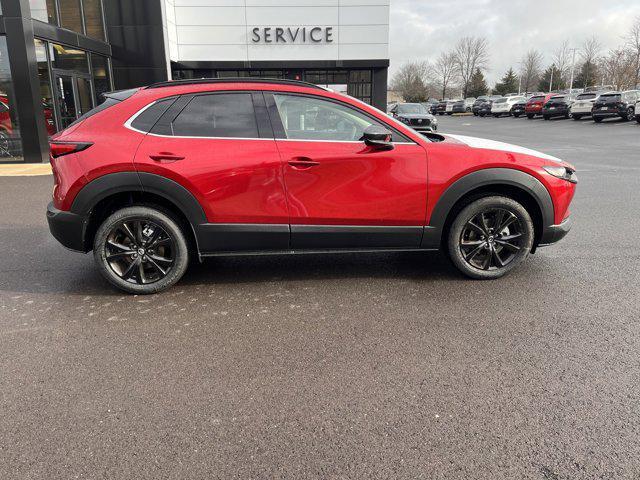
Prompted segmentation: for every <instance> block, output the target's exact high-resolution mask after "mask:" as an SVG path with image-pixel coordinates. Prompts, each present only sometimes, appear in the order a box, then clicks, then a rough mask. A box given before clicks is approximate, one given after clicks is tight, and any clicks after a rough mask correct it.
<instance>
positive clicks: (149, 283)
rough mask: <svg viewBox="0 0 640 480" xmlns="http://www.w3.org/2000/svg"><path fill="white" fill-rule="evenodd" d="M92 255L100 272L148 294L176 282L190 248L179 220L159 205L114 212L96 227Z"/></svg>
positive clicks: (121, 285) (133, 290)
mask: <svg viewBox="0 0 640 480" xmlns="http://www.w3.org/2000/svg"><path fill="white" fill-rule="evenodd" d="M93 255H94V258H95V261H96V264H97V266H98V269H99V270H100V273H102V275H103V276H104V277H105V278H106V279H107V280H108V281H109V282H111V283H112V284H113V285H115V286H116V287H118V288H120V289H122V290H125V291H127V292H129V293H138V294H149V293H156V292H159V291H161V290H164V289H166V288H168V287H170V286H171V285H173V284H174V283H176V282H177V281H178V280H179V279H180V278H181V277H182V276H183V275H184V273H185V271H186V269H187V266H188V260H189V250H188V247H187V240H186V238H185V235H184V233H183V230H182V228H181V227H180V222H178V221H176V220H175V218H173V216H172V214H171V213H169V212H166V211H164V210H162V209H161V208H160V207H158V208H151V207H148V206H132V207H126V208H123V209H121V210H118V211H116V212H115V213H113V214H112V215H110V216H109V217H108V218H107V219H106V220H105V221H104V222H103V223H102V225H100V227H99V228H98V231H97V232H96V236H95V239H94V245H93Z"/></svg>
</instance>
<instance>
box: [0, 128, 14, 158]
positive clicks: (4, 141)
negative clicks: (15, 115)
mask: <svg viewBox="0 0 640 480" xmlns="http://www.w3.org/2000/svg"><path fill="white" fill-rule="evenodd" d="M12 156H13V152H12V148H11V137H10V135H9V134H8V133H7V132H6V131H4V130H0V157H12Z"/></svg>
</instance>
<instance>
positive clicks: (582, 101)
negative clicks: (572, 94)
mask: <svg viewBox="0 0 640 480" xmlns="http://www.w3.org/2000/svg"><path fill="white" fill-rule="evenodd" d="M599 96H600V92H585V93H581V94H580V95H578V96H577V97H576V100H575V102H573V104H572V105H571V109H570V112H571V116H572V117H573V119H574V120H580V119H581V118H584V117H590V116H591V110H593V103H594V102H595V101H596V99H597V98H598V97H599Z"/></svg>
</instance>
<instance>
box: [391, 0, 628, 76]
mask: <svg viewBox="0 0 640 480" xmlns="http://www.w3.org/2000/svg"><path fill="white" fill-rule="evenodd" d="M638 16H640V0H391V25H390V37H391V38H390V42H391V44H390V50H391V52H390V53H391V70H390V74H391V75H393V73H394V72H395V71H396V69H397V68H398V67H399V66H400V65H401V64H402V63H403V62H405V61H407V60H432V61H433V60H435V59H436V58H437V56H438V55H439V54H440V52H442V51H445V50H450V49H452V48H453V47H454V45H455V43H456V42H457V41H458V40H459V39H460V38H461V37H464V36H466V35H475V36H482V37H485V38H486V39H487V40H488V42H489V53H490V69H489V71H488V72H486V75H487V79H488V82H489V85H490V86H493V84H494V83H495V81H496V80H498V79H500V77H502V75H503V74H504V72H505V71H506V70H507V69H508V68H509V67H510V66H513V68H514V69H516V70H517V69H518V62H519V61H520V60H521V58H522V56H523V55H524V53H525V52H526V51H527V50H529V49H531V48H536V49H538V50H540V52H541V53H542V54H543V55H544V58H545V63H551V57H552V56H553V52H554V50H555V49H556V48H557V46H558V45H559V44H560V43H562V41H563V40H565V39H568V40H569V41H570V42H571V46H572V47H579V46H580V45H581V44H582V42H583V41H584V40H585V39H586V38H588V37H589V36H591V35H593V34H595V35H596V36H597V37H598V38H599V40H600V42H601V43H602V45H603V51H606V50H608V49H609V48H614V47H616V46H618V45H620V44H621V43H622V39H621V36H622V35H623V34H624V33H625V32H626V31H627V30H628V29H629V26H630V25H631V23H632V22H633V20H634V18H635V17H638ZM603 53H604V52H603Z"/></svg>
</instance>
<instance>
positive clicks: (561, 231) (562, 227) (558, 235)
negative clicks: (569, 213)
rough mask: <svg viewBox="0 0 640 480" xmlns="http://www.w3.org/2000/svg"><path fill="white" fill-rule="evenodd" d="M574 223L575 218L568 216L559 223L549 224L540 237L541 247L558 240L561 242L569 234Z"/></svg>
mask: <svg viewBox="0 0 640 480" xmlns="http://www.w3.org/2000/svg"><path fill="white" fill-rule="evenodd" d="M572 225H573V220H572V219H571V217H568V218H566V219H565V220H564V221H563V222H562V223H560V224H559V225H549V226H548V227H546V228H545V229H544V230H543V232H542V237H541V238H540V243H539V244H538V246H539V247H545V246H547V245H553V244H554V243H556V242H559V241H560V240H562V239H563V238H564V237H566V236H567V233H569V231H570V230H571V226H572Z"/></svg>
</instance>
